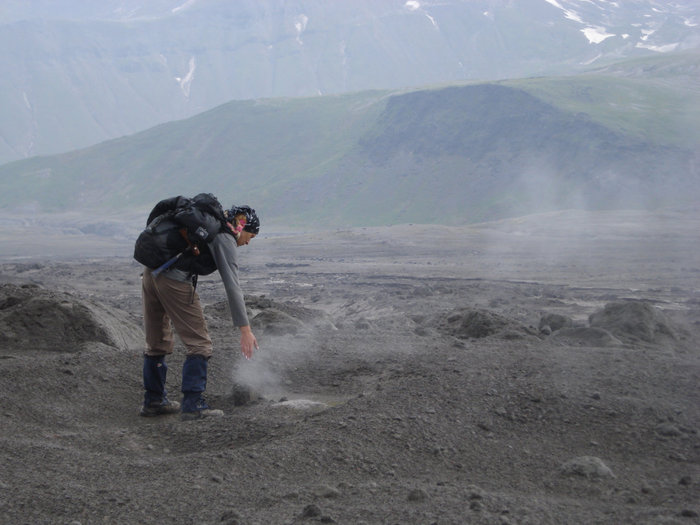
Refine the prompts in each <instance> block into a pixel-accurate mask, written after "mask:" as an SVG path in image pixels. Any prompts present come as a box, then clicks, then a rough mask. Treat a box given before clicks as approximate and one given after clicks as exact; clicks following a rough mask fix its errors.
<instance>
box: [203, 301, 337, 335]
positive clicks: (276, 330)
mask: <svg viewBox="0 0 700 525" xmlns="http://www.w3.org/2000/svg"><path fill="white" fill-rule="evenodd" d="M245 303H246V309H247V311H248V317H249V318H250V324H251V326H252V327H253V329H254V330H257V331H260V332H265V333H267V334H269V335H285V334H297V333H299V332H300V331H302V330H303V329H304V328H306V327H308V326H312V325H316V324H318V323H326V324H327V325H328V326H329V327H331V326H332V325H331V323H330V321H328V320H327V319H326V318H325V316H324V314H323V313H322V312H319V311H317V310H313V309H310V308H306V307H304V306H301V305H299V304H296V303H292V302H278V301H273V300H271V299H268V298H266V297H264V296H256V295H246V297H245ZM204 313H205V314H206V315H207V316H208V317H209V318H210V319H213V321H214V322H221V321H223V322H230V313H229V309H228V303H227V302H226V301H219V302H217V303H214V304H212V305H209V306H206V307H205V308H204Z"/></svg>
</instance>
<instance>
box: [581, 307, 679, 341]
mask: <svg viewBox="0 0 700 525" xmlns="http://www.w3.org/2000/svg"><path fill="white" fill-rule="evenodd" d="M589 324H590V325H591V326H592V327H596V328H602V329H605V330H607V331H609V332H610V333H612V334H613V335H614V336H615V337H617V338H619V339H621V340H623V341H625V342H636V341H645V342H648V343H654V342H658V341H660V340H661V339H663V338H671V339H676V338H677V336H676V333H675V330H674V329H673V328H672V327H671V323H670V322H669V320H668V318H667V317H666V316H665V315H664V313H663V312H662V311H661V310H659V309H658V308H655V307H653V306H651V305H650V304H649V303H647V302H644V301H624V302H613V303H608V304H606V305H605V307H604V308H603V309H602V310H599V311H597V312H595V313H593V314H591V316H590V317H589Z"/></svg>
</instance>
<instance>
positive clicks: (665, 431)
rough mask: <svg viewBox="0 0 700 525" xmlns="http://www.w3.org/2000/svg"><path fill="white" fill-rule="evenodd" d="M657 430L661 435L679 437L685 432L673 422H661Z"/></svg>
mask: <svg viewBox="0 0 700 525" xmlns="http://www.w3.org/2000/svg"><path fill="white" fill-rule="evenodd" d="M656 432H657V433H658V434H659V435H661V436H666V437H678V436H681V435H683V433H682V432H681V431H680V430H679V429H678V427H677V426H676V425H673V424H671V423H661V424H660V425H657V426H656Z"/></svg>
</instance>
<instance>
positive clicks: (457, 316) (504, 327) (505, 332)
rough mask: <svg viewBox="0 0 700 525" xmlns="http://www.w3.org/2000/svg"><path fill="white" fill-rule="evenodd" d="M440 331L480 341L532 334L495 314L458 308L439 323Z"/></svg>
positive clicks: (515, 322)
mask: <svg viewBox="0 0 700 525" xmlns="http://www.w3.org/2000/svg"><path fill="white" fill-rule="evenodd" d="M437 327H438V330H440V331H441V332H443V333H445V334H447V335H451V336H453V337H456V338H458V339H471V338H473V339H480V338H483V337H489V336H493V335H501V336H504V337H506V338H515V337H520V336H525V335H527V334H531V331H530V330H528V329H527V328H526V327H524V326H523V325H521V324H520V323H518V322H517V321H514V320H512V319H509V318H507V317H504V316H502V315H499V314H497V313H494V312H489V311H487V310H479V309H475V308H458V309H456V310H453V311H451V312H449V313H448V314H447V315H446V316H445V317H444V318H442V319H440V320H438V322H437Z"/></svg>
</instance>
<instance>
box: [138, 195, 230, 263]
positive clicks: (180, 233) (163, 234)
mask: <svg viewBox="0 0 700 525" xmlns="http://www.w3.org/2000/svg"><path fill="white" fill-rule="evenodd" d="M225 223H226V217H225V215H224V210H223V208H222V206H221V204H220V203H219V201H218V200H217V198H216V197H214V196H213V195H212V194H211V193H200V194H199V195H197V196H196V197H193V198H192V199H189V198H187V197H182V196H178V197H171V198H169V199H164V200H162V201H160V202H159V203H158V204H156V205H155V207H154V208H153V210H151V213H150V214H149V215H148V220H147V221H146V229H145V230H143V231H142V232H141V234H140V235H139V237H138V239H136V245H135V246H134V259H136V260H137V261H138V262H140V263H141V264H143V265H144V266H146V267H148V268H151V269H152V270H157V269H159V268H161V267H162V266H163V265H165V264H166V263H170V264H171V265H172V267H174V268H177V269H180V270H184V271H187V272H189V273H192V274H195V275H209V274H210V273H212V272H215V271H216V269H217V268H216V262H215V261H214V258H213V257H212V255H211V252H210V251H209V247H208V246H207V245H208V243H210V242H211V241H212V240H213V239H214V237H215V236H216V235H218V234H219V233H221V232H227V233H231V231H230V230H229V229H228V228H227V227H226V224H225Z"/></svg>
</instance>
